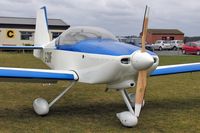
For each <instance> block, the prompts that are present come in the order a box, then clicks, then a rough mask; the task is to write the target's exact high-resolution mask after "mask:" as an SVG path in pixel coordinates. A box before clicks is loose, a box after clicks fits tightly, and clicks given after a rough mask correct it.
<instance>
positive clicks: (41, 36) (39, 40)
mask: <svg viewBox="0 0 200 133" xmlns="http://www.w3.org/2000/svg"><path fill="white" fill-rule="evenodd" d="M49 42H50V37H49V31H48V19H47V11H46V7H42V8H40V9H39V10H38V12H37V18H36V28H35V39H34V45H35V46H40V47H44V46H46V45H47V44H48V43H49ZM33 54H34V56H35V57H37V58H41V57H42V50H34V52H33Z"/></svg>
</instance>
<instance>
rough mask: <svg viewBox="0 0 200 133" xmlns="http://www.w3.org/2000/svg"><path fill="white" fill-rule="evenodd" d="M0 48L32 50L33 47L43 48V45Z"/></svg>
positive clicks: (1, 47) (5, 47) (0, 47)
mask: <svg viewBox="0 0 200 133" xmlns="http://www.w3.org/2000/svg"><path fill="white" fill-rule="evenodd" d="M0 49H4V50H20V49H22V50H23V49H24V50H32V49H43V48H42V47H41V46H0Z"/></svg>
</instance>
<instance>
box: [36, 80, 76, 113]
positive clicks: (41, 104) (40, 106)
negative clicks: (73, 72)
mask: <svg viewBox="0 0 200 133" xmlns="http://www.w3.org/2000/svg"><path fill="white" fill-rule="evenodd" d="M75 83H76V82H75V81H73V82H71V84H70V85H69V86H68V87H67V88H66V89H65V90H64V91H63V92H62V93H60V94H59V95H58V96H57V97H56V98H55V99H54V100H53V101H52V102H51V103H49V104H48V102H47V100H45V99H43V98H37V99H35V100H34V101H33V109H34V111H35V113H36V114H38V115H47V114H48V113H49V109H50V107H51V106H52V105H53V104H54V103H55V102H57V101H58V100H59V99H60V98H61V97H62V96H63V95H64V94H65V93H66V92H67V91H68V90H69V89H70V88H72V87H73V86H74V85H75Z"/></svg>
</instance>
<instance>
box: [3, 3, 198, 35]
mask: <svg viewBox="0 0 200 133" xmlns="http://www.w3.org/2000/svg"><path fill="white" fill-rule="evenodd" d="M146 4H148V5H149V6H150V7H151V11H150V23H149V28H176V29H180V30H182V31H183V32H184V33H185V35H186V36H200V0H1V1H0V16H12V17H35V16H36V14H35V13H36V10H37V9H38V8H39V7H41V6H44V5H45V6H46V7H47V10H48V17H49V18H59V19H63V20H64V21H65V22H66V23H68V24H70V25H71V26H80V25H86V26H99V27H103V28H106V29H107V30H109V31H111V32H112V33H114V34H115V35H133V34H134V35H138V34H139V33H140V32H141V29H142V28H141V27H142V20H143V14H144V8H145V5H146Z"/></svg>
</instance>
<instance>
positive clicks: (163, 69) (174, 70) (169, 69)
mask: <svg viewBox="0 0 200 133" xmlns="http://www.w3.org/2000/svg"><path fill="white" fill-rule="evenodd" d="M198 71H200V63H190V64H180V65H167V66H159V67H157V69H156V70H155V71H153V72H152V73H151V74H150V76H160V75H169V74H178V73H188V72H198Z"/></svg>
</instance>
